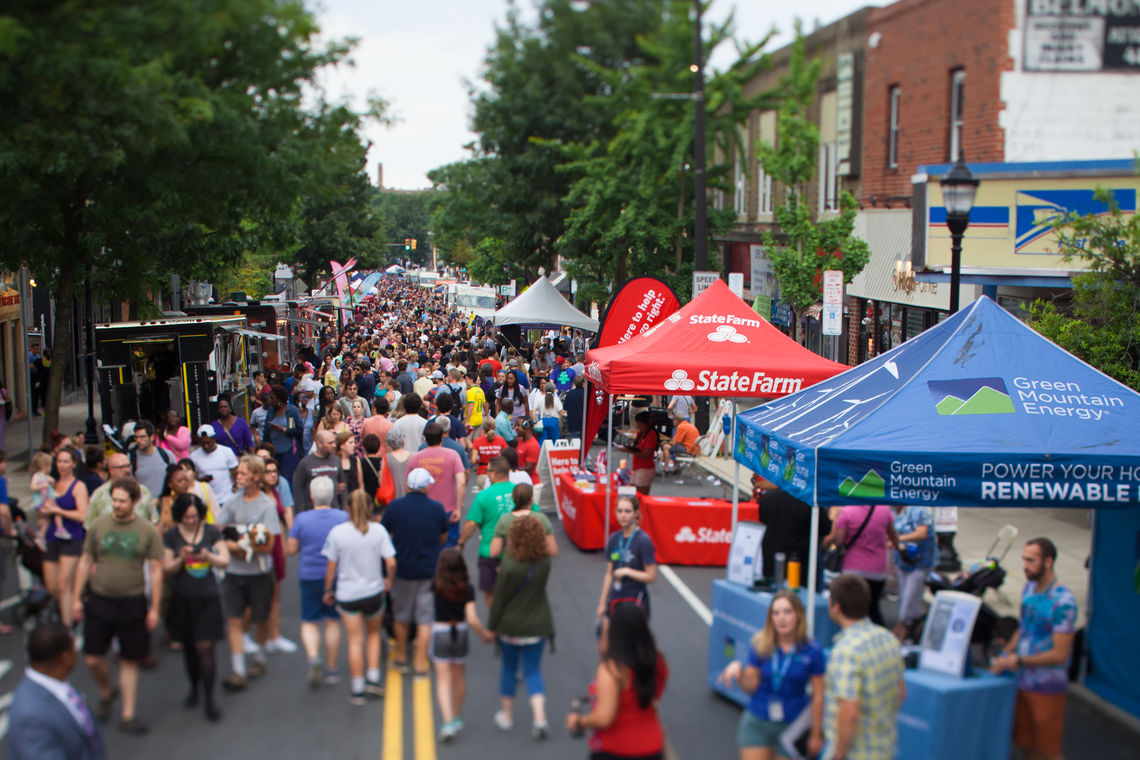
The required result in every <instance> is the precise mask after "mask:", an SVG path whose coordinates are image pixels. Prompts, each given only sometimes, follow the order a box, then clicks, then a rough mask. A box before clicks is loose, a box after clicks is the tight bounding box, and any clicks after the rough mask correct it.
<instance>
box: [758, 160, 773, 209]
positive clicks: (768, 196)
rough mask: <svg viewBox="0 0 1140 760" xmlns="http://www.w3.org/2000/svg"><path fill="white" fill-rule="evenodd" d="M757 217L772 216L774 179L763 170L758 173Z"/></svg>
mask: <svg viewBox="0 0 1140 760" xmlns="http://www.w3.org/2000/svg"><path fill="white" fill-rule="evenodd" d="M756 215H757V216H771V215H772V178H771V177H770V176H768V172H766V171H764V170H763V169H760V170H759V171H757V173H756Z"/></svg>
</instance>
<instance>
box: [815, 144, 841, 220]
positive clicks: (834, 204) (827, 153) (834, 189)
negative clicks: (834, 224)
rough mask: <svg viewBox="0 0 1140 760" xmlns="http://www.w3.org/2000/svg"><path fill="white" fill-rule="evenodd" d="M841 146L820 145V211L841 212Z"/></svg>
mask: <svg viewBox="0 0 1140 760" xmlns="http://www.w3.org/2000/svg"><path fill="white" fill-rule="evenodd" d="M838 157H839V146H838V144H836V143H835V142H821V143H820V144H819V211H820V213H828V212H831V211H838V210H839V161H838Z"/></svg>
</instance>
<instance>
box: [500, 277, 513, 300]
mask: <svg viewBox="0 0 1140 760" xmlns="http://www.w3.org/2000/svg"><path fill="white" fill-rule="evenodd" d="M499 292H500V293H502V294H503V295H504V296H506V297H507V298H514V297H515V281H514V280H511V284H510V285H502V286H500V288H499Z"/></svg>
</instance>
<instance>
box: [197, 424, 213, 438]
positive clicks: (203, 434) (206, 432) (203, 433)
mask: <svg viewBox="0 0 1140 760" xmlns="http://www.w3.org/2000/svg"><path fill="white" fill-rule="evenodd" d="M198 437H199V438H207V437H209V438H215V437H217V433H215V432H214V426H213V425H201V426H200V427H199V428H198Z"/></svg>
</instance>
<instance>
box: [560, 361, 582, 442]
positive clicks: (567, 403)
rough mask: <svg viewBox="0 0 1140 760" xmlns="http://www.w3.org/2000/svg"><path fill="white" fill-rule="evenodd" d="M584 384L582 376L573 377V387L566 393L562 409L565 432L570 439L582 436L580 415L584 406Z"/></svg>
mask: <svg viewBox="0 0 1140 760" xmlns="http://www.w3.org/2000/svg"><path fill="white" fill-rule="evenodd" d="M585 383H586V376H585V375H584V374H577V375H574V387H573V388H571V389H570V390H568V391H566V398H564V399H562V408H563V409H565V410H566V432H567V433H568V434H569V436H570V437H571V438H574V437H575V436H580V435H582V413H583V410H584V407H585V405H586V389H585V388H584V387H583V386H584V385H585Z"/></svg>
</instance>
